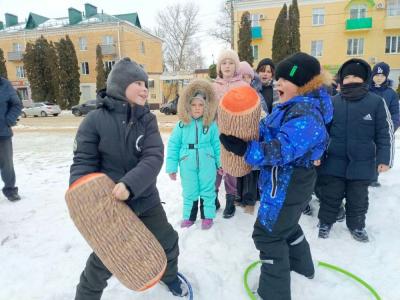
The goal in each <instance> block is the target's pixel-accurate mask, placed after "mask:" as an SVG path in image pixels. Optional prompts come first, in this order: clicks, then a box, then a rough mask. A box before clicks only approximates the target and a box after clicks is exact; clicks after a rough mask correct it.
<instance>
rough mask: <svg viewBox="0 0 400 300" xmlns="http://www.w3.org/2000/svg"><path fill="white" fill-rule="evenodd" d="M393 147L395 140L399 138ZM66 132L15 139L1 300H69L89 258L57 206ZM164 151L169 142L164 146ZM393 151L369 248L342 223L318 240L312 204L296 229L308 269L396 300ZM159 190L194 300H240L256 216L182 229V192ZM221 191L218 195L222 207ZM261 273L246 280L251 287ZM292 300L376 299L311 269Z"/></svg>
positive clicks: (116, 297)
mask: <svg viewBox="0 0 400 300" xmlns="http://www.w3.org/2000/svg"><path fill="white" fill-rule="evenodd" d="M398 137H399V136H398ZM73 138H74V131H73V130H62V131H45V132H43V131H39V132H36V131H24V130H22V131H18V132H17V133H16V135H15V138H14V152H15V154H14V155H15V157H14V162H15V166H16V173H17V182H18V186H19V188H20V193H21V195H22V198H23V199H22V200H21V201H19V202H17V203H10V202H8V201H7V200H6V199H5V198H4V197H3V196H2V195H1V196H0V270H1V271H0V300H34V299H38V300H50V299H52V300H64V299H65V300H67V299H68V300H71V299H73V297H74V292H75V286H76V284H77V282H78V279H79V275H80V273H81V271H82V270H83V267H84V265H85V262H86V259H87V257H88V255H89V253H90V248H89V247H88V246H87V244H86V242H85V241H84V240H83V238H82V237H81V236H80V234H79V233H78V231H77V230H76V228H75V227H74V224H73V223H72V221H71V220H70V218H69V215H68V211H67V207H66V204H65V201H64V193H65V190H66V189H67V183H68V176H69V166H70V164H71V159H72V144H73ZM163 138H164V141H165V142H166V141H167V139H168V135H167V134H165V135H164V136H163ZM399 153H400V144H399V143H398V147H397V157H396V161H395V167H394V168H393V169H392V170H391V171H390V172H389V173H387V174H384V175H382V176H381V183H382V187H381V188H379V189H370V209H369V213H368V216H367V230H368V233H369V235H370V239H371V242H370V243H368V244H361V243H359V242H356V241H355V240H353V239H352V238H351V237H350V234H349V232H348V231H347V229H346V226H345V224H344V223H338V224H336V225H335V226H334V228H333V230H332V232H331V237H330V238H329V239H327V240H320V239H318V238H317V232H318V230H317V227H316V225H317V222H318V220H317V218H316V217H315V215H316V213H317V210H318V203H317V202H315V201H314V202H313V203H312V206H313V209H314V217H308V216H303V217H302V219H301V225H302V227H303V229H304V231H305V233H306V236H307V238H308V240H309V242H310V244H311V249H312V253H313V256H314V259H315V260H321V261H324V262H328V263H331V264H334V265H338V266H340V267H342V268H345V269H347V270H349V271H351V272H353V273H355V274H356V275H358V276H360V277H361V278H363V279H364V280H365V281H367V282H368V283H370V284H371V285H372V286H373V287H374V288H375V289H376V290H377V291H378V293H379V294H380V296H381V297H382V299H386V300H396V299H400V285H399V282H400V258H399V254H400V234H399V228H400V210H399V206H400V201H399V200H400V154H399ZM158 187H159V190H160V194H161V195H162V200H163V201H165V205H164V207H165V210H166V212H167V215H168V217H169V220H170V222H171V223H172V225H173V226H174V227H175V229H176V230H177V231H178V233H179V237H180V242H179V244H180V251H181V254H180V257H179V268H180V271H181V272H182V273H183V274H185V275H186V276H187V277H188V278H189V279H190V281H191V282H192V285H193V288H194V293H195V297H194V299H196V300H200V299H201V300H214V299H224V300H225V299H226V300H228V299H229V300H236V299H238V300H239V299H247V296H246V293H245V291H244V288H243V279H242V277H243V272H244V270H245V268H246V267H247V266H248V265H249V264H250V263H251V262H253V261H254V260H256V259H257V258H258V252H257V251H256V249H255V247H254V245H253V241H252V239H251V233H252V225H253V223H254V218H255V216H251V215H248V214H245V213H244V212H243V211H242V209H240V208H238V211H237V213H236V216H235V217H234V218H233V219H230V220H225V219H223V218H222V216H221V214H222V212H221V211H220V212H218V215H217V218H216V220H215V226H214V227H213V228H212V229H211V230H209V231H203V230H201V229H200V224H199V222H197V223H196V225H195V226H193V227H192V228H190V229H184V230H182V229H181V228H180V227H179V222H180V220H181V211H182V208H181V207H182V201H181V197H180V194H181V188H180V184H179V182H171V181H170V180H169V178H168V176H167V175H166V174H165V173H164V170H162V172H161V174H160V176H159V178H158ZM222 195H223V191H221V197H220V198H221V199H222ZM257 275H258V271H254V273H253V274H252V276H251V278H250V282H251V285H252V287H255V286H256V281H257ZM292 298H293V300H300V299H302V300H304V299H305V300H317V299H318V300H320V299H325V300H334V299H335V300H336V299H352V300H358V299H360V300H364V299H374V298H373V297H372V296H371V295H370V294H369V292H368V291H367V290H366V289H365V288H363V287H362V286H360V285H359V284H357V283H355V282H354V281H352V280H350V279H348V278H346V277H343V276H342V275H340V274H337V273H333V272H331V271H329V270H325V269H322V268H317V274H316V277H315V279H314V280H308V279H306V278H304V277H301V276H299V275H297V274H295V273H292ZM102 299H104V300H107V299H108V300H125V299H126V300H128V299H152V300H154V299H156V300H168V299H177V298H175V297H173V296H171V295H170V294H169V292H167V290H166V289H165V288H164V287H163V286H160V285H158V286H156V287H154V288H153V289H151V290H149V291H147V292H144V293H135V292H132V291H129V290H128V289H126V288H125V287H124V286H122V285H121V284H120V283H119V282H118V281H117V280H116V279H115V278H113V279H111V280H110V281H109V286H108V288H107V289H106V291H105V293H104V296H103V298H102Z"/></svg>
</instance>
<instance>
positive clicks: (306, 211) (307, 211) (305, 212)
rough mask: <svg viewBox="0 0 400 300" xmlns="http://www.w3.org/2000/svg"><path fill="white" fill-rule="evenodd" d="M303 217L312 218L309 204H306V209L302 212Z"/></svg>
mask: <svg viewBox="0 0 400 300" xmlns="http://www.w3.org/2000/svg"><path fill="white" fill-rule="evenodd" d="M303 215H306V216H312V210H311V206H310V204H307V206H306V208H305V209H304V210H303Z"/></svg>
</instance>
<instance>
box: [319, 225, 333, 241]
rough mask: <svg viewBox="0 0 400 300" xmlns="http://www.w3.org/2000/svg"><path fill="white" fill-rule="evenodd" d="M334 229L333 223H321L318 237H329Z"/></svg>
mask: <svg viewBox="0 0 400 300" xmlns="http://www.w3.org/2000/svg"><path fill="white" fill-rule="evenodd" d="M331 229H332V224H328V223H320V224H319V232H318V237H319V238H321V239H327V238H328V237H329V232H330V231H331Z"/></svg>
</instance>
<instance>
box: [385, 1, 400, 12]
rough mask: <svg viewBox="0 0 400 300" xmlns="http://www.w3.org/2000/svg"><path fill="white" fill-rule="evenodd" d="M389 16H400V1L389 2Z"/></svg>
mask: <svg viewBox="0 0 400 300" xmlns="http://www.w3.org/2000/svg"><path fill="white" fill-rule="evenodd" d="M387 15H388V16H400V0H387Z"/></svg>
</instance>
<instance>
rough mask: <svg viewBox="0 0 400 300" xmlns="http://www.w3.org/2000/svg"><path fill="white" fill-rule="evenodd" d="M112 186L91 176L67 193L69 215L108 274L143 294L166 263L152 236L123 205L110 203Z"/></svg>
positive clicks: (102, 178)
mask: <svg viewBox="0 0 400 300" xmlns="http://www.w3.org/2000/svg"><path fill="white" fill-rule="evenodd" d="M114 186H115V183H114V182H113V181H112V180H111V179H110V178H108V177H107V176H106V175H104V174H101V173H93V174H89V175H87V176H84V177H82V178H80V179H79V180H78V181H77V182H75V183H74V184H73V185H72V186H71V187H70V188H69V190H68V191H67V193H66V195H65V199H66V202H67V206H68V210H69V214H70V216H71V218H72V220H73V221H74V223H75V226H76V227H77V228H78V230H79V232H80V233H81V234H82V236H83V237H84V238H85V240H86V241H87V242H88V244H89V245H90V247H91V248H92V249H93V251H94V252H95V253H96V254H97V256H98V257H99V258H100V259H101V261H102V262H103V263H104V265H105V266H106V267H107V268H108V269H109V270H110V272H111V273H112V274H113V275H114V276H115V277H117V278H118V280H119V281H120V282H121V283H122V284H124V285H125V286H126V287H128V288H129V289H132V290H135V291H142V290H145V289H147V288H149V287H151V286H153V285H154V284H156V283H157V282H158V281H159V280H160V278H161V277H162V275H163V273H164V271H165V268H166V265H167V259H166V256H165V252H164V250H163V248H162V247H161V245H160V243H159V242H158V241H157V239H156V238H155V237H154V235H153V234H152V233H151V232H150V231H149V230H148V229H147V227H146V226H145V225H144V224H143V223H142V222H141V221H140V220H139V218H138V217H137V216H136V215H135V214H134V213H133V211H132V210H131V209H130V208H129V207H128V206H127V205H126V204H125V203H124V202H123V201H117V200H115V199H113V197H112V195H111V191H112V189H113V188H114Z"/></svg>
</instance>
